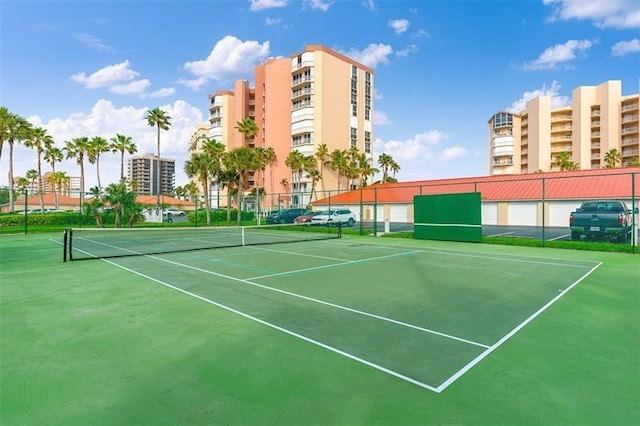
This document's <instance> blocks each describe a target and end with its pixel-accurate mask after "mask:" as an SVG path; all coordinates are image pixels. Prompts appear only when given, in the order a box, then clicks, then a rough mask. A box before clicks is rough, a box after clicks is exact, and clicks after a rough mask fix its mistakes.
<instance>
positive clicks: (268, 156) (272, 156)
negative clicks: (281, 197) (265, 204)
mask: <svg viewBox="0 0 640 426" xmlns="http://www.w3.org/2000/svg"><path fill="white" fill-rule="evenodd" d="M264 158H265V161H266V162H267V165H268V166H269V178H270V179H269V183H270V185H269V192H271V206H272V207H273V205H274V204H275V202H274V199H273V197H274V195H275V194H274V193H275V188H274V186H273V185H274V181H273V165H274V164H275V163H276V160H277V159H278V157H277V156H276V150H275V149H273V147H271V146H270V147H267V148H265V150H264Z"/></svg>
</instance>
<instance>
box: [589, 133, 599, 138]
mask: <svg viewBox="0 0 640 426" xmlns="http://www.w3.org/2000/svg"><path fill="white" fill-rule="evenodd" d="M591 137H592V138H598V139H600V132H591Z"/></svg>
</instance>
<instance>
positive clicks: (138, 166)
mask: <svg viewBox="0 0 640 426" xmlns="http://www.w3.org/2000/svg"><path fill="white" fill-rule="evenodd" d="M175 167H176V161H175V160H169V159H166V158H161V159H160V183H159V185H158V156H157V155H155V154H145V155H134V156H131V157H129V180H131V181H135V182H136V193H137V194H138V195H158V194H163V195H172V194H173V189H174V185H175V179H176V178H175V175H176V172H175ZM158 190H160V192H158Z"/></svg>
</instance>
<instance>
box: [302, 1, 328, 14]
mask: <svg viewBox="0 0 640 426" xmlns="http://www.w3.org/2000/svg"><path fill="white" fill-rule="evenodd" d="M305 3H306V4H307V5H309V6H310V7H311V9H314V10H321V11H323V12H326V11H327V10H329V8H330V7H331V5H332V4H333V2H330V1H327V0H307V1H306V2H305Z"/></svg>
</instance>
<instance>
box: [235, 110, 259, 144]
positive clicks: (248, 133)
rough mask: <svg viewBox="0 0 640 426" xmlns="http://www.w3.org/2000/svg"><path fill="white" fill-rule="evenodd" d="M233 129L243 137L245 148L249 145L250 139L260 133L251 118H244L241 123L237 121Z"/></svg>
mask: <svg viewBox="0 0 640 426" xmlns="http://www.w3.org/2000/svg"><path fill="white" fill-rule="evenodd" d="M235 128H236V130H238V131H239V132H240V133H242V135H243V136H244V146H246V147H248V146H249V145H250V144H249V141H250V140H251V138H253V137H254V136H255V135H257V134H258V132H259V131H260V128H259V127H258V125H257V124H256V122H255V120H254V119H253V118H252V117H245V118H243V119H242V121H238V122H237V123H236V126H235Z"/></svg>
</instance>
